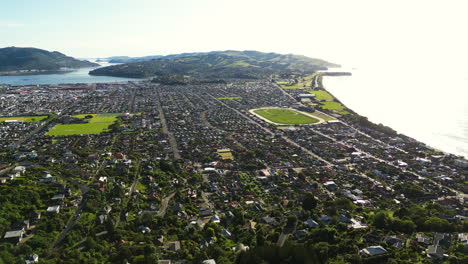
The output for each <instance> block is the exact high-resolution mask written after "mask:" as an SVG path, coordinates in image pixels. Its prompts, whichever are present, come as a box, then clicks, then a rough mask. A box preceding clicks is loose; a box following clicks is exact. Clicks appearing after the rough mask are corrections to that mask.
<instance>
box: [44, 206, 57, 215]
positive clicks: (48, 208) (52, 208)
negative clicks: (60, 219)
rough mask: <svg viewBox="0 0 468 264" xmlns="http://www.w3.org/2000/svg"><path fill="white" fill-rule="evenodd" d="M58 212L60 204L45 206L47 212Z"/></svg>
mask: <svg viewBox="0 0 468 264" xmlns="http://www.w3.org/2000/svg"><path fill="white" fill-rule="evenodd" d="M59 212H60V205H54V206H49V207H47V213H55V214H58V213H59Z"/></svg>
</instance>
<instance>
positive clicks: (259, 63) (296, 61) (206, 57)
mask: <svg viewBox="0 0 468 264" xmlns="http://www.w3.org/2000/svg"><path fill="white" fill-rule="evenodd" d="M337 66H338V65H336V64H333V63H329V62H326V61H324V60H320V59H312V58H308V57H305V56H301V55H291V54H287V55H282V54H277V53H263V52H258V51H215V52H208V53H187V54H178V55H168V56H164V57H161V58H156V59H152V60H149V61H141V62H134V63H127V64H121V65H114V66H109V67H104V68H99V69H95V70H93V71H91V72H90V74H91V75H107V76H119V77H134V78H142V77H151V76H163V75H172V74H181V75H192V76H203V77H232V78H257V77H263V76H266V75H269V74H273V73H281V72H305V73H307V72H314V71H318V70H326V69H327V68H328V67H337Z"/></svg>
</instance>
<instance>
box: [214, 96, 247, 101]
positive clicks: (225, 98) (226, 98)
mask: <svg viewBox="0 0 468 264" xmlns="http://www.w3.org/2000/svg"><path fill="white" fill-rule="evenodd" d="M216 99H219V100H235V99H242V97H239V96H233V97H219V98H216Z"/></svg>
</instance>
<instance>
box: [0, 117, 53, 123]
mask: <svg viewBox="0 0 468 264" xmlns="http://www.w3.org/2000/svg"><path fill="white" fill-rule="evenodd" d="M46 118H47V116H9V117H0V123H1V122H3V121H7V120H20V121H24V122H26V123H30V122H39V121H41V120H44V119H46Z"/></svg>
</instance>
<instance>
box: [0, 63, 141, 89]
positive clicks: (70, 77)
mask: <svg viewBox="0 0 468 264" xmlns="http://www.w3.org/2000/svg"><path fill="white" fill-rule="evenodd" d="M90 61H92V60H90ZM96 63H98V64H100V65H101V66H99V67H92V68H80V69H77V70H74V71H70V72H66V73H55V74H34V75H13V76H0V84H12V85H28V84H59V83H105V82H126V81H139V80H142V79H135V78H122V77H112V76H93V75H89V74H88V73H89V71H91V70H94V69H96V68H100V67H105V66H111V65H115V63H107V62H96Z"/></svg>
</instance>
